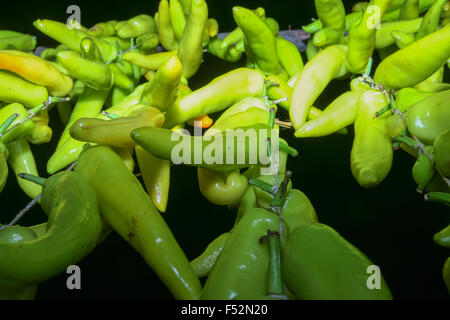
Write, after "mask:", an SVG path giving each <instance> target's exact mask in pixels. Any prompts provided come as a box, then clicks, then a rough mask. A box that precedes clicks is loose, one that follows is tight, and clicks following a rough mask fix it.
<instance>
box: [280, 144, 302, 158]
mask: <svg viewBox="0 0 450 320" xmlns="http://www.w3.org/2000/svg"><path fill="white" fill-rule="evenodd" d="M279 147H280V151H284V152H286V153H287V154H289V155H291V156H293V157H296V156H298V151H297V150H295V149H294V148H292V147H290V146H289V145H288V144H287V143H285V142H284V141H281V140H280V143H279Z"/></svg>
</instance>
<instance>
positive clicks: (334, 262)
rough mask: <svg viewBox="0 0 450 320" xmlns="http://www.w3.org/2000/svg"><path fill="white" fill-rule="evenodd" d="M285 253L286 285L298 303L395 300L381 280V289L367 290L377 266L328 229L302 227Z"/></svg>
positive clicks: (284, 248) (296, 231) (315, 224)
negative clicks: (371, 269) (301, 301)
mask: <svg viewBox="0 0 450 320" xmlns="http://www.w3.org/2000/svg"><path fill="white" fill-rule="evenodd" d="M282 251H283V274H284V279H285V283H286V285H287V287H288V289H289V290H291V291H292V293H293V294H294V295H295V297H296V298H297V299H301V300H316V299H327V300H355V299H356V300H392V295H391V293H390V290H389V288H388V286H387V284H386V282H385V281H384V279H383V277H382V276H380V278H379V285H380V287H379V288H374V289H369V287H368V284H369V281H368V278H369V276H370V273H368V272H369V270H370V269H369V267H370V266H373V265H374V263H373V262H372V261H370V260H369V259H368V258H367V257H366V256H365V255H364V254H363V253H362V252H361V251H360V250H358V248H356V247H355V246H353V245H352V244H351V243H349V242H348V241H347V240H345V239H344V238H343V237H342V236H341V235H340V234H339V233H338V232H336V231H335V230H334V229H332V228H331V227H329V226H327V225H324V224H321V223H313V224H302V225H300V226H299V227H297V228H296V229H295V230H294V231H293V232H291V233H290V235H289V237H288V239H287V241H286V245H285V246H284V247H283V248H282ZM330 288H332V289H333V290H330Z"/></svg>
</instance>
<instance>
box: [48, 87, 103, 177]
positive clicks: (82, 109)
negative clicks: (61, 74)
mask: <svg viewBox="0 0 450 320" xmlns="http://www.w3.org/2000/svg"><path fill="white" fill-rule="evenodd" d="M108 93H109V91H107V90H105V91H97V90H94V89H92V88H89V87H86V88H85V89H84V91H83V93H82V95H81V96H80V97H79V98H78V100H77V104H76V105H75V107H74V109H73V111H72V114H71V116H70V120H69V123H68V124H67V126H66V127H65V129H64V131H63V133H62V135H61V138H60V139H59V141H58V145H57V147H56V151H55V153H54V154H53V155H52V156H51V157H50V159H49V160H48V162H47V172H48V173H50V174H53V173H55V172H56V171H58V170H61V169H62V168H64V167H66V166H68V165H70V164H72V163H73V162H75V161H76V159H77V158H78V155H79V154H80V153H81V151H82V148H83V145H85V144H86V143H85V142H82V141H78V140H75V139H73V138H72V137H71V136H70V131H69V130H70V127H71V126H72V124H73V123H75V121H77V120H78V119H80V118H82V117H95V116H97V115H98V114H99V113H100V111H101V110H102V107H103V104H104V103H105V100H106V98H107V96H108Z"/></svg>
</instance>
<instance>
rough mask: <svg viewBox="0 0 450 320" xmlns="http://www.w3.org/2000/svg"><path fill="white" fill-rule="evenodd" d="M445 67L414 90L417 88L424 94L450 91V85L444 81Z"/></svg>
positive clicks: (417, 85)
mask: <svg viewBox="0 0 450 320" xmlns="http://www.w3.org/2000/svg"><path fill="white" fill-rule="evenodd" d="M443 80H444V66H442V67H440V68H439V70H437V71H436V72H435V73H433V74H432V75H431V76H430V77H428V78H426V79H425V80H424V81H422V82H420V83H418V84H416V85H415V86H414V88H417V89H419V90H421V91H424V92H438V91H443V90H447V89H450V84H449V83H445V82H444V81H443Z"/></svg>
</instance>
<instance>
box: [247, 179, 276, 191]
mask: <svg viewBox="0 0 450 320" xmlns="http://www.w3.org/2000/svg"><path fill="white" fill-rule="evenodd" d="M248 183H249V184H250V185H252V186H255V187H258V188H260V189H262V190H263V191H265V192H268V193H272V189H273V186H272V185H271V184H270V183H267V182H265V181H262V180H259V179H255V178H250V179H248Z"/></svg>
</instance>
